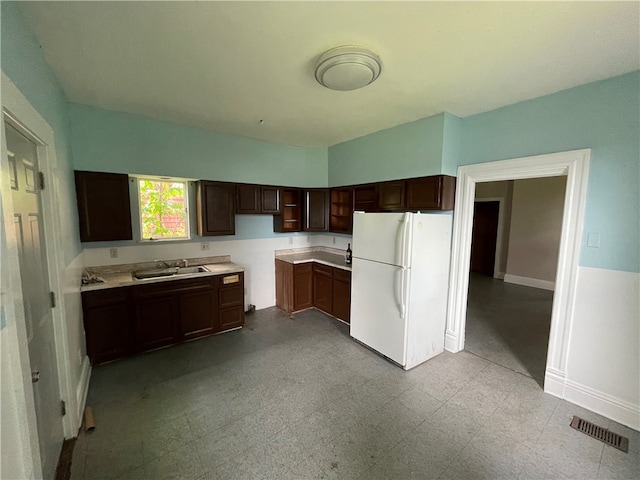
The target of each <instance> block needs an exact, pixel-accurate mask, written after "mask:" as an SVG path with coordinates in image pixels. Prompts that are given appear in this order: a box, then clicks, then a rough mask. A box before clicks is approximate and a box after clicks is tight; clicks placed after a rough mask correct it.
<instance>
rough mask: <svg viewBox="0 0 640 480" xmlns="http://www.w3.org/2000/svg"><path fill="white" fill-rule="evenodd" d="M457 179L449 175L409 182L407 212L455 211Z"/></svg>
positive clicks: (415, 179)
mask: <svg viewBox="0 0 640 480" xmlns="http://www.w3.org/2000/svg"><path fill="white" fill-rule="evenodd" d="M455 192H456V179H455V177H450V176H448V175H433V176H430V177H421V178H410V179H409V180H407V202H406V206H407V210H453V206H454V200H455Z"/></svg>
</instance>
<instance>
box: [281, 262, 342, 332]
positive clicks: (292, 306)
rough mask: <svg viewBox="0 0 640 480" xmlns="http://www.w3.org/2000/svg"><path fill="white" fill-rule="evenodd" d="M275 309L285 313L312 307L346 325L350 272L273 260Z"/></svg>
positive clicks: (312, 263)
mask: <svg viewBox="0 0 640 480" xmlns="http://www.w3.org/2000/svg"><path fill="white" fill-rule="evenodd" d="M276 306H277V307H279V308H281V309H282V310H284V311H285V312H287V313H293V312H298V311H300V310H305V309H307V308H311V307H315V308H317V309H318V310H322V311H323V312H325V313H328V314H329V315H333V316H334V317H336V318H338V319H340V320H343V321H345V322H347V323H349V312H350V309H351V272H350V271H349V270H344V269H341V268H336V267H330V266H328V265H323V264H320V263H316V262H309V263H302V264H298V265H292V264H290V263H287V262H284V261H282V260H278V259H276Z"/></svg>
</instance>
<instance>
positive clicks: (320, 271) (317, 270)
mask: <svg viewBox="0 0 640 480" xmlns="http://www.w3.org/2000/svg"><path fill="white" fill-rule="evenodd" d="M313 273H314V274H315V275H324V276H326V277H332V276H333V267H329V266H327V265H322V264H321V263H314V264H313Z"/></svg>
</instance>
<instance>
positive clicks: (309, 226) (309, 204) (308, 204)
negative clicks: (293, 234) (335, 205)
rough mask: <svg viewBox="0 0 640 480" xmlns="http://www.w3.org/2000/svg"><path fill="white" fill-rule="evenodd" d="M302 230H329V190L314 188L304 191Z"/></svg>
mask: <svg viewBox="0 0 640 480" xmlns="http://www.w3.org/2000/svg"><path fill="white" fill-rule="evenodd" d="M302 198H303V200H302V205H303V215H302V218H303V219H304V223H303V225H302V230H304V231H305V232H328V231H329V190H328V189H326V188H313V189H306V190H304V191H303V197H302Z"/></svg>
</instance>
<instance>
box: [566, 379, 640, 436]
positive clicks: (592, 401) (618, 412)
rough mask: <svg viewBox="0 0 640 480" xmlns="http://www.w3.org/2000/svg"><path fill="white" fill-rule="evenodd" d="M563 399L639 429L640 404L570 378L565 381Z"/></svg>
mask: <svg viewBox="0 0 640 480" xmlns="http://www.w3.org/2000/svg"><path fill="white" fill-rule="evenodd" d="M564 399H565V400H566V401H568V402H571V403H575V404H576V405H580V406H581V407H584V408H586V409H587V410H591V411H592V412H595V413H598V414H600V415H602V416H604V417H607V418H610V419H611V420H614V421H616V422H618V423H621V424H622V425H626V426H627V427H630V428H633V429H634V430H640V405H634V404H632V403H630V402H627V401H625V400H622V399H620V398H616V397H613V396H611V395H608V394H606V393H603V392H600V391H598V390H594V389H593V388H590V387H587V386H585V385H582V384H580V383H577V382H573V381H571V380H566V381H565V388H564Z"/></svg>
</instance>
